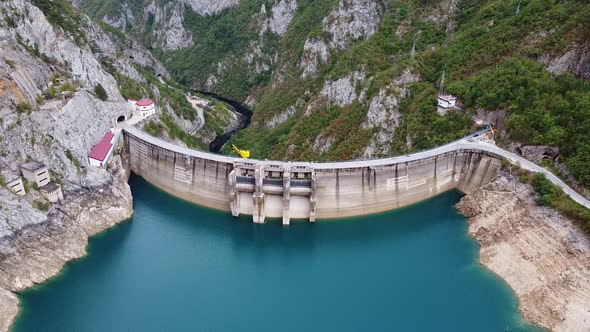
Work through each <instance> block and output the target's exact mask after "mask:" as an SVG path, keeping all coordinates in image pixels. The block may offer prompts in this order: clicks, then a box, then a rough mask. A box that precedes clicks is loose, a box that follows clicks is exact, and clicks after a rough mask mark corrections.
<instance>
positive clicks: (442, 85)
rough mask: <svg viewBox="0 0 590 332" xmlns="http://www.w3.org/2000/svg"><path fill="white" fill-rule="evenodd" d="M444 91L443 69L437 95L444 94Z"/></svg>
mask: <svg viewBox="0 0 590 332" xmlns="http://www.w3.org/2000/svg"><path fill="white" fill-rule="evenodd" d="M444 93H445V71H444V70H443V72H442V76H441V78H440V86H439V88H438V94H439V96H442V95H444Z"/></svg>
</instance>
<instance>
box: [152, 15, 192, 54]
mask: <svg viewBox="0 0 590 332" xmlns="http://www.w3.org/2000/svg"><path fill="white" fill-rule="evenodd" d="M182 11H183V7H182V5H181V4H180V3H177V4H176V6H174V8H173V9H172V10H171V13H170V15H169V18H168V20H167V22H166V24H165V25H164V28H163V29H162V30H159V31H157V32H156V37H157V38H158V39H160V41H161V45H162V49H164V50H177V49H179V48H185V47H190V46H192V45H193V44H194V42H193V36H192V34H191V33H190V32H188V31H186V29H185V28H184V26H183V24H184V15H183V13H182Z"/></svg>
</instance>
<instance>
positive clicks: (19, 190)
mask: <svg viewBox="0 0 590 332" xmlns="http://www.w3.org/2000/svg"><path fill="white" fill-rule="evenodd" d="M3 175H4V178H5V181H6V188H8V189H10V190H12V191H13V192H14V193H15V194H17V195H19V196H24V195H25V194H26V193H27V192H26V190H25V186H24V185H23V179H22V178H21V177H20V176H18V175H15V174H12V173H5V174H3Z"/></svg>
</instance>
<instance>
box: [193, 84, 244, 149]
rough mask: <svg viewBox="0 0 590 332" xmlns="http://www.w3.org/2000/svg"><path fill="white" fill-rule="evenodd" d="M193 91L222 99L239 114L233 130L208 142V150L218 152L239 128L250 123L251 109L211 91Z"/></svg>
mask: <svg viewBox="0 0 590 332" xmlns="http://www.w3.org/2000/svg"><path fill="white" fill-rule="evenodd" d="M194 92H196V93H200V94H202V95H205V96H208V97H211V98H215V99H217V100H219V101H222V102H224V103H226V104H228V105H230V106H231V107H233V109H234V110H235V111H236V113H238V114H239V116H240V124H239V126H237V127H236V128H235V129H234V130H232V131H230V132H227V133H224V134H223V135H219V136H217V137H216V138H215V139H214V140H213V141H212V142H211V143H209V152H213V153H219V152H221V149H222V148H223V146H224V145H225V143H227V142H228V141H229V140H230V139H231V138H232V137H233V136H234V135H237V134H238V133H239V132H240V130H242V129H246V128H247V127H248V126H249V125H250V122H251V120H252V114H253V113H252V110H251V109H249V108H248V107H246V106H244V105H243V104H242V103H239V102H237V101H235V100H231V99H227V98H223V97H221V96H219V95H217V94H215V93H212V92H205V91H197V90H195V91H194Z"/></svg>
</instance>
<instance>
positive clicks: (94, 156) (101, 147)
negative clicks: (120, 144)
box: [88, 131, 119, 168]
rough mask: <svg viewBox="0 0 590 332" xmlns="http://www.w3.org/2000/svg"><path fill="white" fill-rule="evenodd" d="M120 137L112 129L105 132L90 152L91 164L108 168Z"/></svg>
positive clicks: (89, 159)
mask: <svg viewBox="0 0 590 332" xmlns="http://www.w3.org/2000/svg"><path fill="white" fill-rule="evenodd" d="M118 138H119V136H118V135H114V134H113V133H112V132H110V131H109V132H107V133H106V134H104V136H103V137H102V139H101V140H100V141H99V142H98V143H96V145H94V146H93V147H92V150H91V151H90V153H89V154H88V161H89V162H90V165H92V166H96V167H105V168H106V166H107V165H108V163H109V160H110V159H111V157H112V155H113V150H114V149H115V146H116V145H117V144H116V143H117V140H118Z"/></svg>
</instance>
